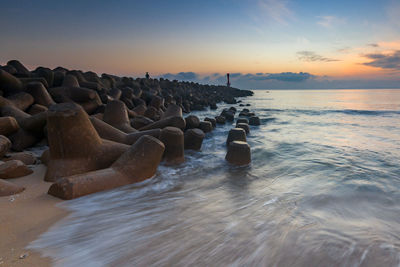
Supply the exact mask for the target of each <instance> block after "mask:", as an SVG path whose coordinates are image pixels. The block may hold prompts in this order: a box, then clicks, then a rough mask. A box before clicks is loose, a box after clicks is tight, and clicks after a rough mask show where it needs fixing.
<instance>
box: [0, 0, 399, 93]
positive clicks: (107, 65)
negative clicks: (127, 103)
mask: <svg viewBox="0 0 400 267" xmlns="http://www.w3.org/2000/svg"><path fill="white" fill-rule="evenodd" d="M0 2H1V8H0V11H1V16H0V22H1V25H2V26H1V30H0V33H1V41H0V51H1V53H0V64H5V63H6V62H7V61H8V60H10V59H19V60H20V61H21V62H23V63H24V64H25V65H26V66H28V67H30V68H35V67H37V66H39V65H42V66H47V67H51V68H53V67H57V66H63V67H67V68H71V69H82V70H85V71H87V70H93V71H96V72H97V73H98V74H101V73H104V72H107V73H112V74H117V75H127V76H134V77H136V76H143V75H144V73H145V72H146V71H148V72H150V74H151V75H152V76H153V77H159V76H163V77H168V78H171V79H172V78H177V79H184V80H195V81H200V82H205V83H223V82H224V79H225V78H224V75H225V74H226V73H227V72H230V73H232V81H233V86H237V87H240V88H249V89H252V88H254V89H256V88H267V89H270V88H396V87H400V1H399V0H398V1H392V0H389V1H386V0H383V1H377V0H374V1H371V0H363V1H361V0H356V1H348V0H336V1H321V0H318V1H317V0H315V1H314V0H310V1H296V0H287V1H285V0H230V1H228V0H202V1H173V0H172V1H165V0H164V1H152V0H149V1H143V0H141V1H131V0H116V1H84V0H82V1H54V0H53V1H41V0H37V1H25V0H23V1H20V0H0Z"/></svg>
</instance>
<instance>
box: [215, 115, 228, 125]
mask: <svg viewBox="0 0 400 267" xmlns="http://www.w3.org/2000/svg"><path fill="white" fill-rule="evenodd" d="M215 121H216V122H217V123H218V124H225V122H226V119H225V117H223V116H216V117H215Z"/></svg>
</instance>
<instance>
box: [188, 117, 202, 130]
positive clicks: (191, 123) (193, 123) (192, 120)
mask: <svg viewBox="0 0 400 267" xmlns="http://www.w3.org/2000/svg"><path fill="white" fill-rule="evenodd" d="M185 122H186V129H193V128H198V127H199V125H200V119H199V118H198V117H197V116H194V115H189V116H187V117H186V118H185Z"/></svg>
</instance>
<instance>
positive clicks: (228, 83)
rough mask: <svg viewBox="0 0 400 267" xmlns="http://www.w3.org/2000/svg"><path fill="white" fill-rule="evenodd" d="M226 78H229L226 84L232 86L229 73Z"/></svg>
mask: <svg viewBox="0 0 400 267" xmlns="http://www.w3.org/2000/svg"><path fill="white" fill-rule="evenodd" d="M226 78H227V80H228V81H227V83H226V86H228V87H231V82H230V81H229V73H227V74H226Z"/></svg>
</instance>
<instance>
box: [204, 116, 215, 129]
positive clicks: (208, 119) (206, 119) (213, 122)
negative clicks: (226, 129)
mask: <svg viewBox="0 0 400 267" xmlns="http://www.w3.org/2000/svg"><path fill="white" fill-rule="evenodd" d="M204 121H209V122H211V124H212V126H213V128H215V127H217V120H216V119H214V118H209V117H206V118H205V119H204Z"/></svg>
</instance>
